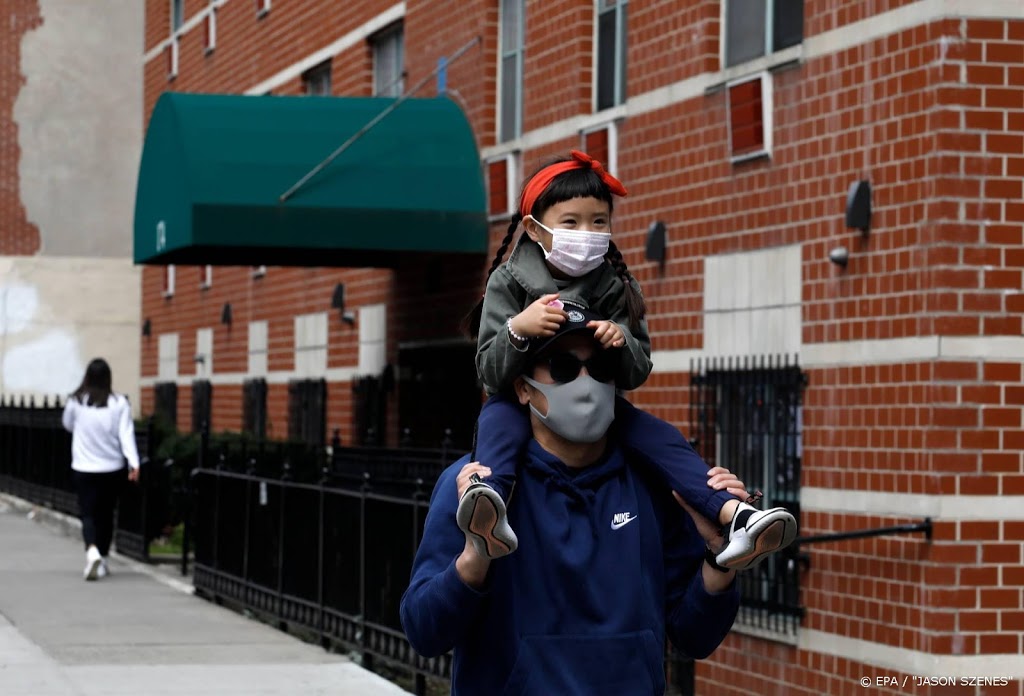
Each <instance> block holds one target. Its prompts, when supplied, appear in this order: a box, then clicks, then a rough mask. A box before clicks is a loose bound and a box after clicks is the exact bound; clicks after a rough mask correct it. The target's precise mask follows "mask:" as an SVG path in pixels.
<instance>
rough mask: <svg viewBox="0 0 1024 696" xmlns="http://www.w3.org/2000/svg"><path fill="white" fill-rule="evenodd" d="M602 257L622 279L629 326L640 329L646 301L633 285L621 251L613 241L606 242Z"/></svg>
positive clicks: (645, 312)
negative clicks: (605, 250) (606, 251)
mask: <svg viewBox="0 0 1024 696" xmlns="http://www.w3.org/2000/svg"><path fill="white" fill-rule="evenodd" d="M604 257H605V259H606V260H607V261H608V263H610V264H611V265H612V268H613V269H615V274H616V275H618V276H619V279H620V280H622V285H623V291H624V293H625V300H626V312H627V313H628V314H629V328H630V329H631V330H632V331H633V332H636V331H638V330H639V329H640V322H641V321H643V318H644V317H645V316H647V303H646V302H644V297H643V295H641V294H640V293H639V292H638V291H637V290H636V288H635V287H633V282H632V281H633V276H632V275H631V274H630V272H629V268H628V267H627V266H626V261H625V259H623V258H622V252H621V251H619V248H618V247H617V246H615V242H611V241H610V242H608V253H607V254H605V256H604Z"/></svg>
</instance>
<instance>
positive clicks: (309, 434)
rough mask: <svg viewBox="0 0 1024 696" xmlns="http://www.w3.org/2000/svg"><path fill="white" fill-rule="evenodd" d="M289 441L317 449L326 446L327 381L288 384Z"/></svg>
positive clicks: (312, 380)
mask: <svg viewBox="0 0 1024 696" xmlns="http://www.w3.org/2000/svg"><path fill="white" fill-rule="evenodd" d="M288 439H289V440H291V441H293V442H305V443H307V444H309V445H313V446H317V447H322V446H323V445H325V444H326V442H327V382H326V380H323V379H304V380H292V381H291V382H289V383H288Z"/></svg>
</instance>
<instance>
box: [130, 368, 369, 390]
mask: <svg viewBox="0 0 1024 696" xmlns="http://www.w3.org/2000/svg"><path fill="white" fill-rule="evenodd" d="M359 376H360V372H359V368H357V367H329V368H327V370H326V371H325V372H324V373H323V375H313V376H310V375H308V374H300V373H299V372H297V371H295V370H279V371H276V372H268V373H267V374H265V375H254V374H249V373H246V372H220V373H215V374H212V375H210V376H209V377H208V378H204V377H201V376H199V375H178V376H177V377H176V378H174V379H161V378H159V377H143V378H142V379H141V380H140V386H142V387H143V388H146V387H153V386H156V385H157V384H159V383H161V382H174V383H175V384H177V385H178V386H179V387H187V386H190V385H191V384H192V382H195V381H197V380H202V379H209V381H210V384H212V385H214V386H216V385H218V384H219V385H227V386H231V385H235V386H241V385H242V384H244V383H245V382H246V381H248V380H251V379H265V380H266V381H267V384H288V382H291V381H293V380H303V379H318V378H320V377H322V378H323V379H325V380H327V381H328V382H351V381H352V380H353V379H355V378H356V377H359Z"/></svg>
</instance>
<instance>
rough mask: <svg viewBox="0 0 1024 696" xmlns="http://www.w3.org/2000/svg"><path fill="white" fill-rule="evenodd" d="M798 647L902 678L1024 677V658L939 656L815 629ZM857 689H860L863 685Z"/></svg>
mask: <svg viewBox="0 0 1024 696" xmlns="http://www.w3.org/2000/svg"><path fill="white" fill-rule="evenodd" d="M908 628H912V627H908ZM798 646H799V648H800V649H801V650H806V651H808V652H814V653H821V654H824V655H832V656H835V657H841V658H843V659H844V660H851V661H855V662H862V663H864V664H866V665H872V666H874V667H878V668H879V672H881V670H883V669H885V670H889V673H893V674H896V675H900V676H903V675H908V676H918V677H958V678H959V677H985V676H989V677H1006V678H1008V679H1019V678H1021V677H1024V655H1014V654H1005V655H936V654H933V653H926V652H921V651H920V650H909V649H907V648H899V647H896V646H892V645H885V644H883V643H874V642H872V641H868V640H860V639H858V638H847V637H846V636H840V635H836V634H835V633H826V632H824V631H817V630H813V629H800V636H799V641H798ZM864 677H867V678H869V679H870V680H871V681H870V683H869V685H871V686H873V685H874V683H875V674H865V675H864ZM915 686H916V685H915ZM852 688H853V687H851V690H852ZM857 688H860V683H859V682H858V685H857ZM865 693H868V692H867V691H865Z"/></svg>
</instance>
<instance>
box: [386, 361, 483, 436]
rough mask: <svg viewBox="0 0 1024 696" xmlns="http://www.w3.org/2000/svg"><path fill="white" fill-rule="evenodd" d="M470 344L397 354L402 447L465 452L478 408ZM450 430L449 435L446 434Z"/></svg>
mask: <svg viewBox="0 0 1024 696" xmlns="http://www.w3.org/2000/svg"><path fill="white" fill-rule="evenodd" d="M475 356H476V344H475V343H469V342H465V343H464V342H461V341H460V342H452V343H444V344H430V345H421V346H415V347H409V348H400V349H399V353H398V364H399V365H400V368H399V387H398V432H399V437H400V439H401V442H402V445H403V446H408V447H440V446H441V444H442V442H443V441H444V440H445V438H446V437H449V438H450V446H452V447H455V448H457V449H464V450H466V451H467V452H468V451H469V450H470V448H471V447H472V445H473V428H474V426H475V425H476V418H477V415H478V414H479V413H480V405H481V404H482V399H483V397H482V391H481V389H482V387H481V386H480V382H479V381H477V376H476V362H475ZM448 430H450V431H451V432H450V434H448V433H447V432H446V431H448Z"/></svg>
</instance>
